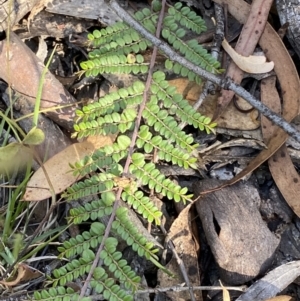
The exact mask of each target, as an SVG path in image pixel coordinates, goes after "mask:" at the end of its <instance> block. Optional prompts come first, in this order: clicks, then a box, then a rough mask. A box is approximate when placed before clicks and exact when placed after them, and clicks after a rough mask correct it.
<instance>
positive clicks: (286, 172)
mask: <svg viewBox="0 0 300 301" xmlns="http://www.w3.org/2000/svg"><path fill="white" fill-rule="evenodd" d="M261 101H262V102H263V103H264V104H265V105H267V106H268V107H270V108H272V110H273V111H274V112H276V113H278V114H279V113H280V111H281V101H280V97H279V95H278V92H277V90H276V78H275V77H269V78H266V79H264V80H263V81H262V84H261ZM261 124H262V134H263V137H264V140H265V142H267V141H268V140H269V139H270V138H271V137H272V135H273V134H274V133H275V132H276V131H277V130H278V127H277V126H275V125H274V124H273V123H272V122H271V121H269V120H268V119H267V118H266V117H262V119H261ZM268 163H269V168H270V172H271V174H272V177H273V179H274V181H275V183H276V185H277V187H278V189H279V190H280V192H281V194H282V195H283V197H284V198H285V200H286V201H287V203H288V204H289V205H290V207H291V208H292V209H293V210H294V212H295V213H296V214H297V215H298V216H300V202H299V200H298V195H299V191H300V176H299V174H298V173H297V171H296V170H295V167H294V164H293V162H292V160H291V157H290V156H289V153H288V151H287V147H286V145H283V146H282V147H281V148H280V149H279V150H278V151H277V152H276V153H275V154H274V155H273V156H272V157H271V158H270V159H269V160H268Z"/></svg>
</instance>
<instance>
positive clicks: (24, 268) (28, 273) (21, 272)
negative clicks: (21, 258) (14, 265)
mask: <svg viewBox="0 0 300 301" xmlns="http://www.w3.org/2000/svg"><path fill="white" fill-rule="evenodd" d="M42 275H43V274H42V273H40V272H39V271H37V270H33V269H32V268H31V267H29V266H28V265H26V264H24V263H20V264H19V266H18V275H17V277H16V279H14V280H12V281H6V280H0V283H1V284H3V285H5V286H7V287H13V286H16V285H18V284H20V283H21V282H22V281H28V280H32V279H35V278H38V277H40V276H42Z"/></svg>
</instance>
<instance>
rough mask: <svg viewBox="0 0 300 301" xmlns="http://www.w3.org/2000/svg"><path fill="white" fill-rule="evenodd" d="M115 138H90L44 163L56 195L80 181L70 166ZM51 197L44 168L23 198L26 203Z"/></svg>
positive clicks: (37, 173)
mask: <svg viewBox="0 0 300 301" xmlns="http://www.w3.org/2000/svg"><path fill="white" fill-rule="evenodd" d="M114 139H115V136H112V135H111V136H90V137H89V138H88V139H87V140H85V141H83V142H79V143H74V144H72V145H70V146H68V147H67V148H65V149H64V150H62V151H61V152H59V153H58V154H56V155H55V156H53V157H52V158H50V159H49V160H48V161H47V162H46V163H44V169H45V170H46V172H47V174H48V177H49V178H50V181H51V184H52V186H53V189H54V192H55V194H58V193H61V192H62V191H64V190H65V189H66V188H68V187H69V186H70V185H72V184H73V183H75V182H76V181H78V180H80V179H81V177H80V176H76V177H75V176H74V175H73V173H72V172H71V168H70V164H75V163H76V162H77V161H79V160H81V159H83V158H84V157H85V156H87V155H91V154H92V153H93V152H94V151H95V150H96V149H98V148H100V147H102V146H105V145H111V144H112V143H113V142H114ZM49 197H51V189H50V186H49V183H48V181H47V178H46V176H45V174H44V171H43V169H42V168H39V169H38V170H37V171H36V172H35V173H34V174H33V176H32V177H31V179H30V180H29V182H28V184H27V188H26V191H25V194H24V197H23V200H24V201H41V200H44V199H47V198H49Z"/></svg>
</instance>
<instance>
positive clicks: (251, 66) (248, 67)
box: [222, 39, 274, 74]
mask: <svg viewBox="0 0 300 301" xmlns="http://www.w3.org/2000/svg"><path fill="white" fill-rule="evenodd" d="M222 46H223V48H224V49H225V51H226V52H227V53H228V54H229V55H230V57H231V58H232V60H233V61H234V62H235V63H236V65H237V66H238V67H239V68H240V69H241V70H243V71H245V72H248V73H257V74H259V73H267V72H270V71H272V70H273V68H274V62H266V61H267V58H266V57H265V56H254V55H250V56H242V55H240V54H238V53H237V52H236V51H235V50H234V49H233V48H232V47H231V46H230V45H229V44H228V42H227V41H226V39H224V40H223V42H222Z"/></svg>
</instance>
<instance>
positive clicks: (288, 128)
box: [109, 0, 300, 142]
mask: <svg viewBox="0 0 300 301" xmlns="http://www.w3.org/2000/svg"><path fill="white" fill-rule="evenodd" d="M109 5H110V7H111V8H112V9H113V10H114V11H115V12H116V13H117V15H118V16H119V17H120V18H121V19H122V20H124V22H126V23H127V24H128V25H130V26H131V27H132V28H134V29H135V30H136V31H138V32H139V33H140V34H141V35H143V36H144V37H145V38H146V39H148V40H149V41H150V42H151V43H152V44H153V45H155V46H156V47H157V48H158V49H159V50H161V51H163V52H164V53H165V54H166V55H167V56H168V57H169V58H170V59H171V60H172V61H175V62H178V63H179V64H181V65H183V66H185V67H186V68H188V69H189V70H191V71H193V72H194V73H196V74H198V75H199V76H201V77H204V78H206V79H207V80H209V81H211V82H213V83H214V84H217V85H219V86H220V87H222V88H223V89H226V90H232V91H234V92H235V93H236V94H237V95H239V96H241V97H242V98H244V99H245V100H246V101H247V102H249V103H250V104H251V105H252V106H253V107H255V108H256V109H257V110H258V111H259V112H260V113H261V114H263V115H264V116H266V117H267V118H268V119H270V120H271V121H272V122H274V123H275V124H276V125H278V126H279V127H281V128H282V129H283V130H284V131H285V132H287V133H288V134H289V135H290V136H292V137H293V138H294V139H295V140H296V141H298V142H300V133H299V132H298V131H297V130H296V129H295V128H294V127H293V126H292V125H290V124H289V123H288V122H287V121H286V120H285V119H283V118H282V117H280V116H279V115H277V114H275V113H274V112H273V111H271V110H270V109H269V108H268V107H267V106H265V105H264V104H262V103H261V102H260V101H259V100H258V99H256V98H255V97H253V96H252V95H251V94H250V93H249V92H248V91H246V90H245V89H244V88H242V87H241V86H240V85H237V84H235V83H234V82H233V81H232V80H231V79H229V78H225V79H222V78H220V77H219V76H216V75H214V74H211V73H209V72H208V71H206V70H203V69H202V68H201V67H199V66H196V65H194V64H193V63H191V62H190V61H188V60H186V59H185V58H183V57H182V56H180V55H178V54H177V53H176V52H175V51H174V50H173V49H172V48H171V47H169V45H168V44H166V43H164V42H163V41H161V40H160V39H158V38H156V37H155V36H153V35H152V34H151V33H150V32H148V31H147V30H146V29H145V28H144V27H143V26H141V25H140V24H139V23H138V22H137V21H136V20H135V19H134V18H133V17H131V16H130V15H129V14H128V13H127V12H126V11H125V10H124V9H123V8H122V7H121V6H120V5H119V4H118V2H117V1H116V0H111V1H110V3H109Z"/></svg>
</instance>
